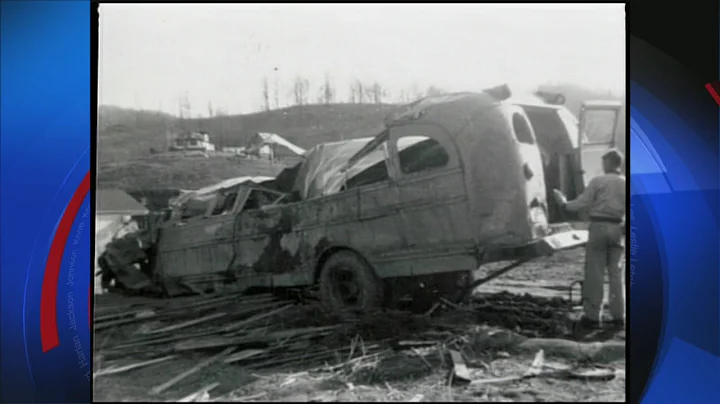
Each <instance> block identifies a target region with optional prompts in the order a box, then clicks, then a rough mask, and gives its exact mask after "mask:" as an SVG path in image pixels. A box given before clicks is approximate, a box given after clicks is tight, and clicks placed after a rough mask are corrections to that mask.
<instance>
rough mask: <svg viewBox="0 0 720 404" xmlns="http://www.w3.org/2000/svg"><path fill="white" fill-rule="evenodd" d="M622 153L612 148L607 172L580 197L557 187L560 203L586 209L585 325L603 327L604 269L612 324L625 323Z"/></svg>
mask: <svg viewBox="0 0 720 404" xmlns="http://www.w3.org/2000/svg"><path fill="white" fill-rule="evenodd" d="M622 164H623V155H622V153H621V152H620V151H618V150H615V149H612V150H610V151H608V152H607V153H605V154H604V155H603V156H602V165H603V171H604V172H605V174H603V175H601V176H599V177H595V178H593V179H592V180H590V183H589V184H588V185H587V188H586V189H585V191H584V192H583V193H582V194H581V195H580V196H578V197H577V199H575V200H572V201H568V200H567V199H566V198H565V196H564V195H563V194H562V192H560V191H558V190H554V191H553V192H554V194H555V198H556V199H557V200H558V203H559V204H560V205H562V206H563V207H564V208H565V209H567V210H568V211H571V212H577V211H581V210H585V209H587V211H588V213H589V216H590V228H589V239H588V243H587V250H586V253H585V279H584V281H583V291H582V295H583V310H584V315H583V317H582V318H581V319H580V321H579V323H578V325H580V327H582V328H583V329H599V328H600V327H601V314H602V303H603V294H604V288H603V286H604V283H605V272H606V271H607V273H608V278H609V280H610V296H609V300H610V314H611V315H612V318H613V320H612V326H613V328H618V329H623V328H624V326H625V263H624V262H623V259H624V256H625V205H626V201H625V176H624V175H622V173H621V171H620V168H621V167H622Z"/></svg>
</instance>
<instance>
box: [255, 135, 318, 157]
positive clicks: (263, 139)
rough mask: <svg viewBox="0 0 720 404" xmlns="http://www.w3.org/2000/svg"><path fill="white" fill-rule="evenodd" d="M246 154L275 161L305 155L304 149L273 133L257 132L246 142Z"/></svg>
mask: <svg viewBox="0 0 720 404" xmlns="http://www.w3.org/2000/svg"><path fill="white" fill-rule="evenodd" d="M246 153H247V154H248V155H251V156H255V157H258V158H261V159H267V160H275V159H276V158H284V157H295V156H302V155H303V154H305V149H303V148H302V147H299V146H296V145H294V144H292V143H291V142H289V141H288V140H286V139H285V138H283V137H282V136H280V135H277V134H275V133H262V132H258V133H256V134H255V135H253V136H252V137H251V138H250V140H249V141H248V143H247V145H246Z"/></svg>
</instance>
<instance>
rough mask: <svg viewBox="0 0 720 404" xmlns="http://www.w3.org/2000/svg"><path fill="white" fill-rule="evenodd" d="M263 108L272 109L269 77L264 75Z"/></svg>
mask: <svg viewBox="0 0 720 404" xmlns="http://www.w3.org/2000/svg"><path fill="white" fill-rule="evenodd" d="M262 93H263V94H262V95H263V110H265V111H270V86H269V85H268V79H267V77H263V81H262Z"/></svg>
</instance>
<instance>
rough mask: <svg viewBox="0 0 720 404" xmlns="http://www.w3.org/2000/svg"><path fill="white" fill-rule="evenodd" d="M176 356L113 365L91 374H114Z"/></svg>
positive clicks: (95, 375)
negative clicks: (117, 365)
mask: <svg viewBox="0 0 720 404" xmlns="http://www.w3.org/2000/svg"><path fill="white" fill-rule="evenodd" d="M176 357H177V355H168V356H164V357H162V358H158V359H151V360H149V361H145V362H140V363H134V364H132V365H127V366H121V367H115V366H113V367H110V368H107V369H103V370H99V371H97V372H95V373H94V374H93V377H99V376H106V375H114V374H116V373H122V372H127V371H129V370H133V369H139V368H142V367H145V366H150V365H154V364H156V363H160V362H165V361H168V360H170V359H175V358H176Z"/></svg>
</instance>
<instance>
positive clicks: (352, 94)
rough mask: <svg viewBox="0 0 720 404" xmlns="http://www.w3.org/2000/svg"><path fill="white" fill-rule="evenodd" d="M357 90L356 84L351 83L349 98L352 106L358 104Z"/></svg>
mask: <svg viewBox="0 0 720 404" xmlns="http://www.w3.org/2000/svg"><path fill="white" fill-rule="evenodd" d="M357 98H358V97H357V89H356V88H355V82H352V83H350V95H349V97H348V102H349V103H350V104H355V103H357Z"/></svg>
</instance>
